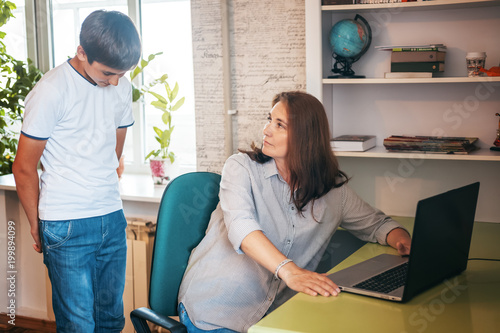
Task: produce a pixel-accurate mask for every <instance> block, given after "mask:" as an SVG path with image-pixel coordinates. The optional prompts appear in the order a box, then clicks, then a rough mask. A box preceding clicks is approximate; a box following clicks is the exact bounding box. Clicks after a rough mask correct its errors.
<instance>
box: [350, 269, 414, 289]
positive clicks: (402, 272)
mask: <svg viewBox="0 0 500 333" xmlns="http://www.w3.org/2000/svg"><path fill="white" fill-rule="evenodd" d="M407 271H408V262H405V263H404V264H401V265H399V266H396V267H394V268H391V269H389V270H387V271H385V272H383V273H380V274H378V275H375V276H374V277H371V278H369V279H368V280H364V281H362V282H360V283H358V284H356V285H354V287H355V288H359V289H365V290H371V291H377V292H382V293H385V294H387V293H390V292H391V291H393V290H396V289H398V288H399V287H401V286H403V285H404V284H405V282H406V272H407Z"/></svg>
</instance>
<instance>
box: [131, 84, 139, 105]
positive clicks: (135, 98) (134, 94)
mask: <svg viewBox="0 0 500 333" xmlns="http://www.w3.org/2000/svg"><path fill="white" fill-rule="evenodd" d="M139 98H141V91H140V90H139V89H137V88H136V87H135V86H134V85H132V102H136V101H138V100H139Z"/></svg>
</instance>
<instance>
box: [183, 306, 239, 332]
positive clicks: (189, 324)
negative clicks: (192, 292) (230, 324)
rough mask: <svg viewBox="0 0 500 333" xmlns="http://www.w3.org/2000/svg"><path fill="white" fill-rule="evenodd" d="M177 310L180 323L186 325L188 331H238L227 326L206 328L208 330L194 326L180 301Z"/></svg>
mask: <svg viewBox="0 0 500 333" xmlns="http://www.w3.org/2000/svg"><path fill="white" fill-rule="evenodd" d="M178 312H179V319H180V321H181V323H183V324H184V326H186V328H187V331H188V333H207V332H213V333H238V332H237V331H233V330H230V329H229V328H217V329H215V330H208V331H206V330H202V329H199V328H198V327H196V326H194V325H193V323H192V322H191V319H189V316H188V313H187V311H186V308H185V307H184V304H182V303H179V307H178Z"/></svg>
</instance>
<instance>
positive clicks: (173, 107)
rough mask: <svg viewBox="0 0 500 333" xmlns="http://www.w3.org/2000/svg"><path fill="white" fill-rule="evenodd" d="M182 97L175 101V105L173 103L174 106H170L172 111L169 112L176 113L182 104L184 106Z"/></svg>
mask: <svg viewBox="0 0 500 333" xmlns="http://www.w3.org/2000/svg"><path fill="white" fill-rule="evenodd" d="M184 99H185V98H184V97H182V98H181V99H180V100H178V101H177V103H175V105H174V106H172V109H171V111H176V110H178V109H179V108H180V107H181V106H182V105H183V104H184Z"/></svg>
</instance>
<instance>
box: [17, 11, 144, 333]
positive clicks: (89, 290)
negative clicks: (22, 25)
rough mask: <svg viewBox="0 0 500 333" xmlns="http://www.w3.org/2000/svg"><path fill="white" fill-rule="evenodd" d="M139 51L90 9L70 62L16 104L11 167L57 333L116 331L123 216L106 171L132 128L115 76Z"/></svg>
mask: <svg viewBox="0 0 500 333" xmlns="http://www.w3.org/2000/svg"><path fill="white" fill-rule="evenodd" d="M140 55H141V42H140V38H139V35H138V33H137V30H136V28H135V26H134V24H133V22H132V21H131V20H130V18H129V17H127V16H126V15H124V14H122V13H119V12H115V11H104V10H100V11H95V12H93V13H91V14H90V15H89V16H88V17H87V18H86V19H85V21H84V22H83V24H82V29H81V32H80V46H78V48H77V53H76V56H75V57H74V58H72V59H70V60H68V61H67V62H65V63H63V64H61V65H60V66H58V67H56V68H54V69H52V70H51V71H49V72H47V73H46V74H45V75H44V76H43V78H42V79H41V80H40V81H39V82H38V84H37V85H36V86H35V88H34V89H33V90H32V91H31V92H30V94H29V95H28V96H27V98H26V102H25V104H26V111H25V117H24V121H23V126H22V130H21V136H20V139H19V147H18V152H17V156H16V159H15V162H14V166H13V171H14V176H15V179H16V186H17V192H18V195H19V199H20V201H21V203H22V205H23V208H24V210H25V212H26V215H27V217H28V220H29V223H30V226H31V235H32V237H33V239H34V241H35V243H34V244H33V247H34V249H35V250H36V251H37V252H43V258H44V263H45V265H46V266H47V269H48V272H49V276H50V280H51V283H52V303H53V308H54V313H55V316H56V325H57V331H58V332H71V333H77V332H120V331H121V330H122V328H123V326H124V323H125V319H124V316H123V300H122V294H123V288H124V284H125V263H126V235H125V228H126V220H125V217H124V215H123V210H122V202H121V199H120V194H119V191H118V176H117V174H116V168H117V167H118V160H119V158H120V156H121V154H122V150H123V145H124V141H125V135H126V132H127V127H129V126H131V125H132V124H133V122H134V120H133V117H132V107H131V103H132V97H131V85H130V82H129V81H128V80H127V79H126V78H124V75H125V73H126V72H127V71H128V70H130V69H132V68H134V67H135V66H136V64H137V63H138V61H139V59H140ZM38 161H41V164H42V167H43V168H42V170H43V171H42V174H41V177H40V183H41V184H40V187H39V178H38V173H37V164H38Z"/></svg>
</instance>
